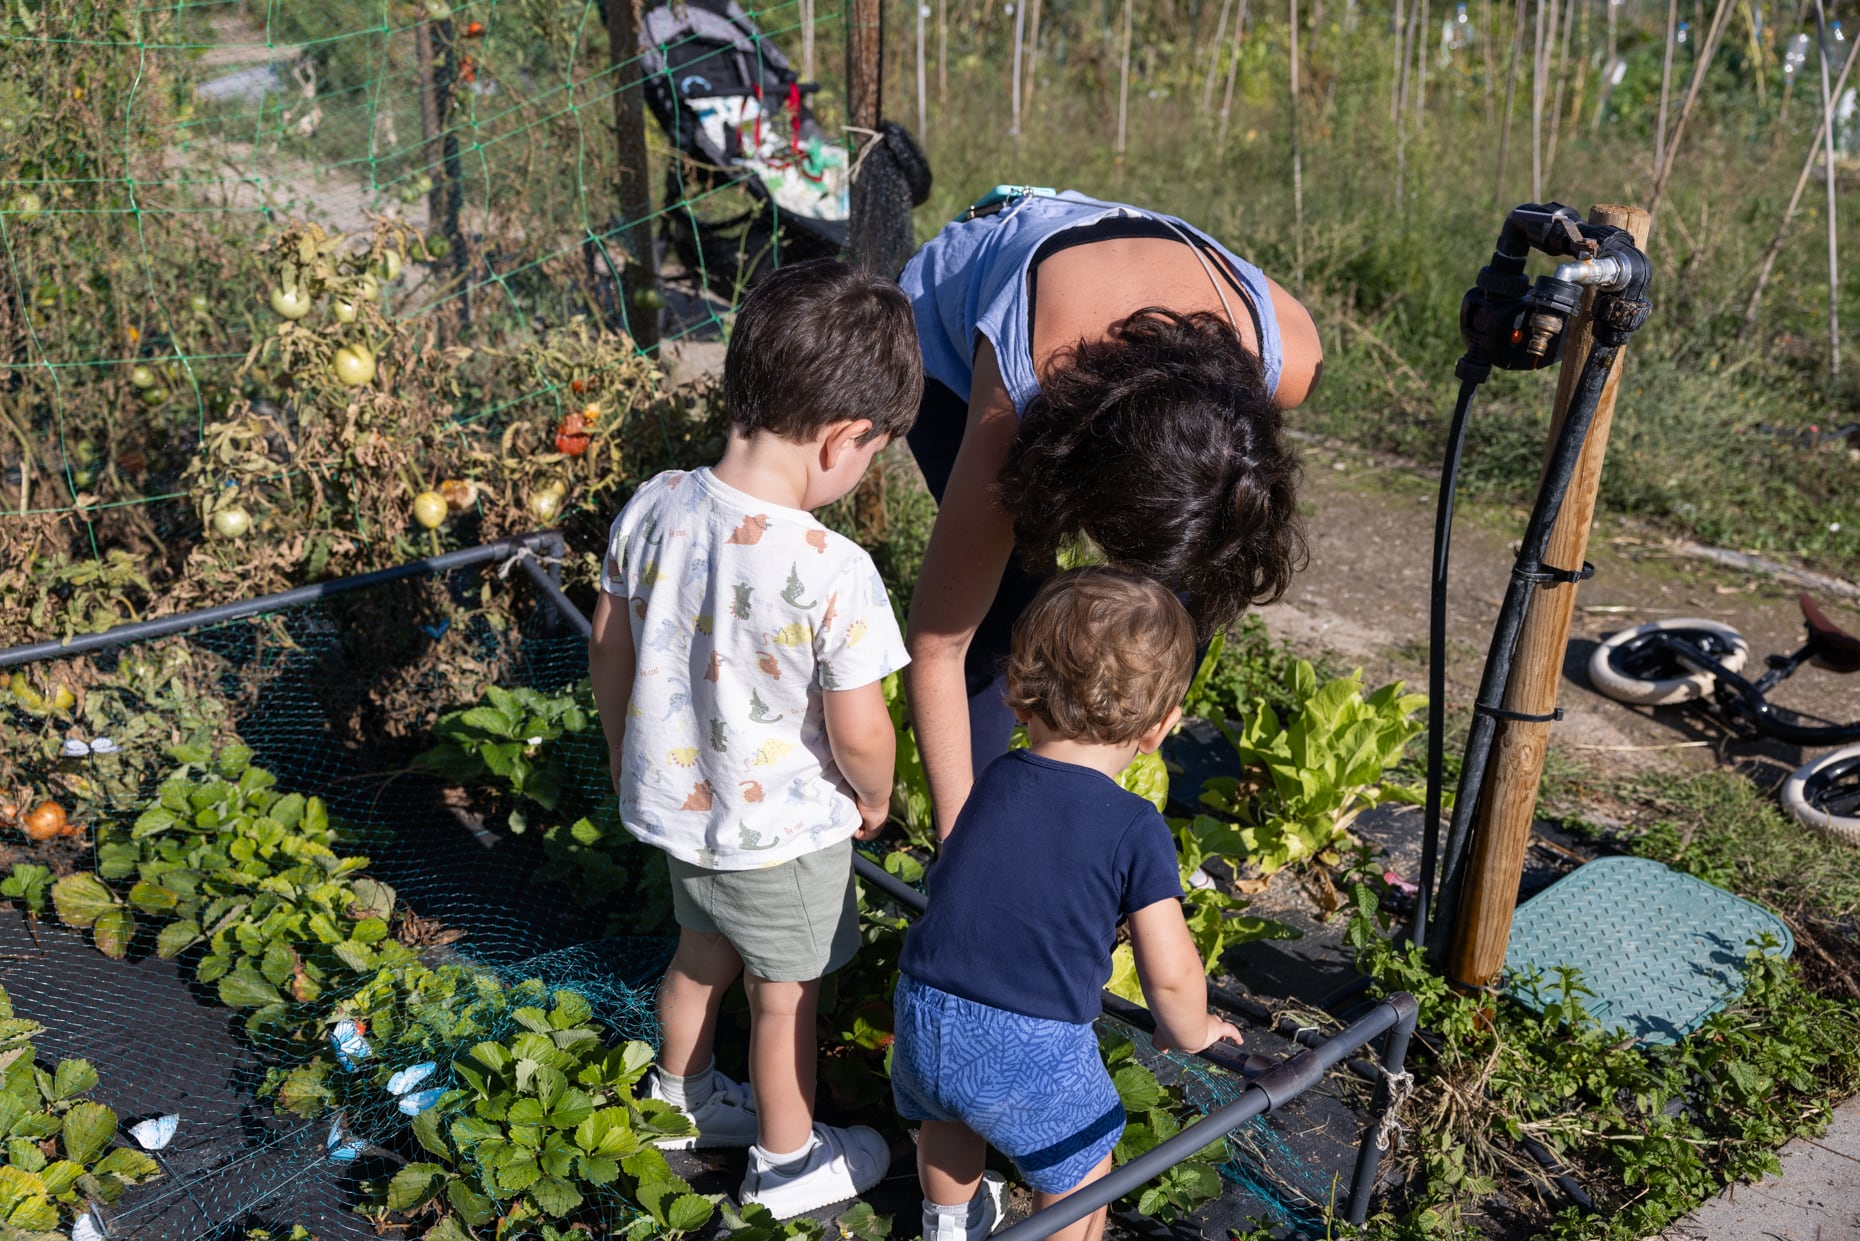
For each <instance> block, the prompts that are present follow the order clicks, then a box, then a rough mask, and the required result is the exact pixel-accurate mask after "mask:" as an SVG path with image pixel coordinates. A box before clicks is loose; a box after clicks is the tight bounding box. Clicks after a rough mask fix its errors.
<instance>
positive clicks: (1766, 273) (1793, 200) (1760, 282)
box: [1744, 43, 1860, 328]
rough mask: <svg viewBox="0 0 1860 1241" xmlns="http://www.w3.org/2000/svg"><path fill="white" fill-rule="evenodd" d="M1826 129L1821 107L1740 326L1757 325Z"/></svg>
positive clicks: (1844, 69) (1835, 92) (1842, 82)
mask: <svg viewBox="0 0 1860 1241" xmlns="http://www.w3.org/2000/svg"><path fill="white" fill-rule="evenodd" d="M1854 48H1860V43H1856V44H1855V45H1854V47H1850V48H1849V49H1848V51H1847V57H1846V59H1844V60H1842V61H1841V75H1840V77H1838V78H1836V79H1835V81H1834V87H1833V89H1832V90H1831V91H1830V92H1829V94H1830V95H1831V96H1832V97H1833V98H1835V99H1839V98H1840V96H1841V91H1842V90H1844V89H1846V86H1847V75H1848V74H1849V73H1851V72H1853V67H1854ZM1827 132H1828V113H1827V111H1826V109H1823V111H1822V113H1821V123H1820V125H1819V127H1818V128H1817V129H1816V130H1815V136H1814V138H1813V139H1812V140H1811V141H1810V142H1809V144H1808V154H1807V155H1806V156H1805V157H1804V158H1803V160H1802V171H1801V172H1800V173H1798V174H1796V178H1795V189H1794V190H1793V191H1791V192H1790V194H1789V205H1788V206H1787V207H1784V208H1783V213H1782V219H1780V220H1778V221H1776V233H1775V235H1774V236H1772V237H1771V238H1770V244H1769V248H1768V249H1766V250H1764V252H1763V261H1762V262H1761V263H1759V264H1758V265H1757V283H1756V286H1755V287H1754V288H1752V289H1751V290H1750V300H1749V301H1748V302H1747V303H1745V305H1744V326H1745V327H1746V328H1753V327H1755V326H1756V324H1757V307H1758V306H1759V305H1761V304H1762V302H1763V290H1764V289H1765V288H1767V287H1768V286H1769V283H1770V271H1771V269H1773V268H1774V267H1775V266H1776V256H1777V255H1779V254H1781V253H1782V248H1783V238H1784V237H1786V236H1787V235H1788V233H1789V221H1790V220H1792V219H1794V218H1795V209H1796V207H1797V206H1798V205H1800V203H1801V201H1802V191H1803V190H1804V189H1806V188H1807V187H1808V176H1809V174H1810V173H1811V172H1813V171H1814V169H1815V157H1816V156H1817V155H1820V154H1821V151H1822V138H1823V136H1824V135H1825V134H1826V133H1827Z"/></svg>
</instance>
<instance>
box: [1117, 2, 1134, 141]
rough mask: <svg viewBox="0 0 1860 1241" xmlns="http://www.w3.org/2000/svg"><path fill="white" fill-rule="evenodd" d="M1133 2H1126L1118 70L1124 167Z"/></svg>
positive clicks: (1118, 106) (1120, 136) (1128, 112)
mask: <svg viewBox="0 0 1860 1241" xmlns="http://www.w3.org/2000/svg"><path fill="white" fill-rule="evenodd" d="M1130 6H1131V0H1124V48H1123V53H1122V54H1121V55H1120V56H1119V57H1118V68H1117V164H1118V167H1120V168H1121V167H1123V165H1124V135H1125V125H1126V122H1127V121H1128V119H1129V116H1130V27H1131V13H1130Z"/></svg>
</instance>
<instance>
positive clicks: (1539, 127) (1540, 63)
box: [1531, 0, 1556, 203]
mask: <svg viewBox="0 0 1860 1241" xmlns="http://www.w3.org/2000/svg"><path fill="white" fill-rule="evenodd" d="M1555 4H1556V0H1537V13H1536V23H1535V26H1534V31H1535V33H1534V35H1533V38H1534V40H1535V41H1534V42H1533V43H1532V44H1531V201H1532V202H1534V203H1540V202H1542V201H1543V200H1544V75H1545V70H1546V68H1547V67H1548V64H1549V61H1548V58H1547V57H1546V55H1545V51H1544V18H1545V13H1546V9H1547V6H1548V11H1551V12H1554V6H1555ZM1552 20H1554V19H1552ZM1552 32H1553V33H1554V27H1553V28H1552Z"/></svg>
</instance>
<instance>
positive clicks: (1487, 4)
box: [1479, 0, 1497, 125]
mask: <svg viewBox="0 0 1860 1241" xmlns="http://www.w3.org/2000/svg"><path fill="white" fill-rule="evenodd" d="M1480 4H1481V8H1480V15H1479V54H1480V55H1481V56H1482V57H1483V58H1484V61H1485V123H1486V124H1487V125H1490V124H1491V123H1492V121H1493V120H1494V119H1495V118H1494V117H1493V115H1492V79H1493V78H1494V77H1495V76H1496V75H1497V66H1495V65H1494V64H1493V63H1492V0H1480Z"/></svg>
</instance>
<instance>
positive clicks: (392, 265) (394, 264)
mask: <svg viewBox="0 0 1860 1241" xmlns="http://www.w3.org/2000/svg"><path fill="white" fill-rule="evenodd" d="M400 265H401V258H400V251H398V250H389V251H387V252H385V253H384V254H382V256H381V262H380V263H379V264H377V265H376V266H375V268H374V271H373V274H374V275H375V276H377V277H378V278H379V279H380V281H381V283H382V284H393V283H394V282H395V281H396V280H399V279H400Z"/></svg>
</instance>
